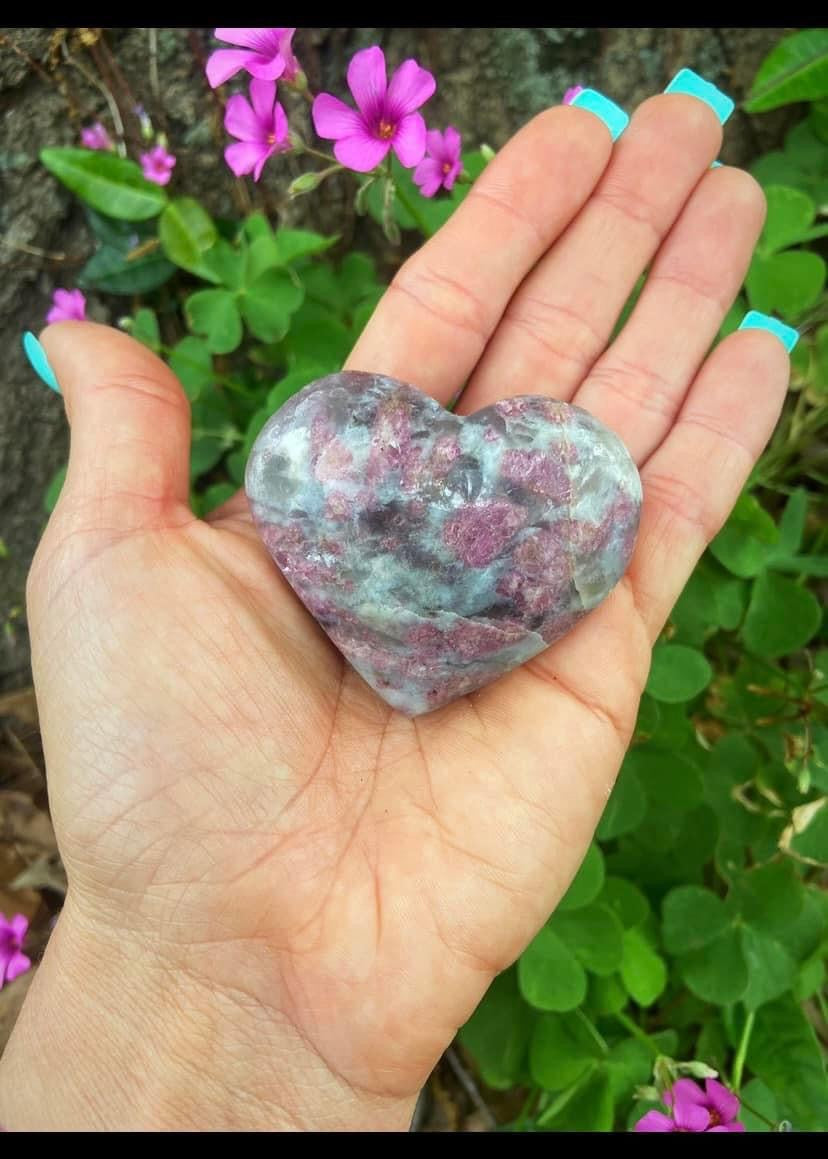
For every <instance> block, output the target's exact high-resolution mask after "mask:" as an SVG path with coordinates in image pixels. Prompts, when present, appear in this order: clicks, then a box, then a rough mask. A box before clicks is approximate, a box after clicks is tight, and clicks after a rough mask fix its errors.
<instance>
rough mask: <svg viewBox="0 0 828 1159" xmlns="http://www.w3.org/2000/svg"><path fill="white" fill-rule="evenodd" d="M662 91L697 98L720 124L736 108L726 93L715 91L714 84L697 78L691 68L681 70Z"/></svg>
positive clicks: (697, 75)
mask: <svg viewBox="0 0 828 1159" xmlns="http://www.w3.org/2000/svg"><path fill="white" fill-rule="evenodd" d="M664 91H665V93H685V94H686V95H687V96H688V97H698V99H699V100H700V101H704V103H705V104H706V105H710V107H711V109H712V110H713V112H714V113H715V114H716V116H717V117H718V118H719V121H720V122H721V123H722V124H724V123H725V121H726V120H727V118H728V117H729V116H730V114H731V113H732V112H733V110H734V109H735V108H736V105H735V104H734V103H733V101H732V100H731V99H730V97H729V96H728V95H727V93H723V92H722V90H721V89H717V88H716V86H715V85H714V84H711V83H710V81H709V80H705V79H704V77H703V76H699V74H698V73H697V72H693V70H692V69H691V68H683V69H682V70H681V72H677V73H676V75H675V76H674V77H673V79H672V80H671V81H670V83H669V84H668V85H667V88H666V89H665V90H664Z"/></svg>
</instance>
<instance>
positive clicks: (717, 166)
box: [710, 161, 722, 169]
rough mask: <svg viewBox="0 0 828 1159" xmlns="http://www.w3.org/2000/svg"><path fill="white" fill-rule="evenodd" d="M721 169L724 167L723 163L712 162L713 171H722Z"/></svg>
mask: <svg viewBox="0 0 828 1159" xmlns="http://www.w3.org/2000/svg"><path fill="white" fill-rule="evenodd" d="M721 167H722V163H721V161H711V162H710V168H711V169H721Z"/></svg>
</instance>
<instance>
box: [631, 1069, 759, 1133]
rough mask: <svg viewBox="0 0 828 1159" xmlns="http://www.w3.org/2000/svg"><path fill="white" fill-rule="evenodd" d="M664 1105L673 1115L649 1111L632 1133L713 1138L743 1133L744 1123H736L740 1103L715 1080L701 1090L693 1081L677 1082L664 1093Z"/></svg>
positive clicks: (706, 1082)
mask: <svg viewBox="0 0 828 1159" xmlns="http://www.w3.org/2000/svg"><path fill="white" fill-rule="evenodd" d="M664 1103H665V1105H666V1106H667V1107H672V1115H664V1114H662V1112H661V1111H648V1112H647V1114H646V1115H644V1117H643V1118H641V1119H639V1120H638V1122H637V1123H636V1124H635V1130H636V1131H638V1132H653V1131H695V1132H703V1131H704V1132H709V1133H710V1134H712V1133H714V1132H722V1131H744V1129H745V1127H744V1124H743V1123H737V1122H736V1116H737V1115H738V1114H739V1099H738V1098H737V1096H736V1095H734V1094H733V1092H732V1091H729V1090H728V1089H727V1087H724V1086H722V1084H721V1083H718V1082H716V1080H715V1079H706V1080H705V1084H704V1090H702V1089H701V1087H700V1086H698V1084H697V1083H694V1082H693V1080H692V1079H679V1080H678V1082H676V1083H674V1084H673V1086H672V1088H671V1089H670V1090H669V1091H665V1092H664Z"/></svg>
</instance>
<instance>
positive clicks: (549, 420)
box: [245, 372, 641, 716]
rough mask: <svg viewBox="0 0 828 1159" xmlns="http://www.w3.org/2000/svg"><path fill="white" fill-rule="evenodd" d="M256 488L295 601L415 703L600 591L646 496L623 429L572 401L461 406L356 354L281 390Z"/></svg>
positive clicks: (622, 563) (461, 681) (505, 656)
mask: <svg viewBox="0 0 828 1159" xmlns="http://www.w3.org/2000/svg"><path fill="white" fill-rule="evenodd" d="M245 488H246V491H247V495H248V498H249V500H250V506H251V509H252V512H253V516H254V519H255V521H256V525H257V526H258V528H259V531H260V533H261V535H262V538H263V539H264V542H265V545H266V547H267V549H268V551H269V552H270V554H271V555H272V556H273V558H274V560H275V561H276V563H277V564H278V566H279V568H280V569H281V571H282V573H283V574H284V576H285V578H286V579H287V580H288V582H289V583H290V584H291V586H292V587H293V588H294V590H295V591H296V593H297V595H298V596H299V597H300V599H301V600H302V602H303V603H304V604H305V606H306V607H307V608H308V610H309V611H310V612H311V614H312V615H313V616H315V617H316V619H317V620H318V621H319V623H320V624H321V625H322V627H323V628H324V629H325V631H326V632H327V634H328V635H329V636H330V638H331V640H333V642H334V644H336V646H337V648H339V650H340V651H341V652H342V653H343V655H344V656H345V657H346V658H347V659H348V660H349V661H350V663H351V664H352V665H353V667H354V668H355V669H356V670H357V672H359V674H360V675H361V676H362V677H363V678H364V679H365V680H366V681H367V682H368V683H369V684H370V685H371V687H372V688H374V689H375V690H376V692H377V693H379V695H380V696H381V697H383V699H384V700H386V701H387V702H388V703H389V704H391V705H393V707H394V708H398V709H400V710H401V711H402V712H404V713H406V714H408V715H409V716H416V715H418V714H420V713H423V712H429V711H431V710H432V709H435V708H439V707H440V706H441V705H444V704H448V703H449V701H451V700H454V699H456V698H457V697H458V696H462V695H464V694H466V693H469V692H473V691H474V690H475V689H477V688H480V687H481V686H482V685H484V684H488V683H489V682H490V681H491V680H494V679H496V678H497V677H498V676H500V675H502V674H503V673H504V672H508V671H509V670H510V669H512V668H514V667H516V666H517V665H518V664H522V663H523V662H524V661H526V660H528V659H530V657H532V656H535V655H536V654H537V653H538V652H540V651H541V650H542V649H544V648H546V647H547V646H548V645H549V644H551V643H552V642H553V641H554V640H557V639H559V638H560V637H561V636H562V635H563V634H564V633H565V632H567V631H568V630H569V629H570V628H571V627H573V625H574V624H576V623H577V622H578V620H580V619H581V617H582V616H584V615H585V614H586V613H587V612H588V611H590V609H592V608H594V607H595V606H596V604H599V603H600V602H601V600H603V599H604V597H605V596H606V595H607V594H608V593H609V592H610V591H611V590H612V588H613V587H614V586H615V584H616V583H617V582H618V580H619V579H620V578H621V576H622V575H623V574H624V571H625V569H626V567H627V564H628V563H629V559H630V556H631V554H632V550H633V546H634V543H635V536H636V532H637V529H638V520H639V514H640V509H641V481H640V479H639V476H638V471H637V470H636V467H635V464H634V463H633V461H632V459H631V458H630V456H629V454H628V453H627V450H626V448H625V447H624V445H623V443H622V442H621V440H620V439H619V438H618V437H617V436H616V435H614V434H613V433H612V432H611V431H609V430H607V428H606V427H604V426H602V424H601V423H599V422H598V420H597V419H594V418H593V417H592V416H591V415H589V414H587V413H586V411H583V410H581V409H580V408H579V407H575V406H570V405H568V404H567V403H562V402H556V401H554V400H553V399H549V398H541V397H535V396H524V397H520V398H510V399H506V400H504V401H503V402H499V403H496V404H495V405H494V406H490V407H487V408H486V409H485V410H481V411H478V412H477V414H474V415H469V416H460V415H454V414H451V413H449V412H448V411H446V410H444V408H443V407H442V406H440V404H439V403H437V402H435V401H434V400H433V399H432V398H429V397H428V396H427V395H424V394H422V393H421V392H420V391H418V390H415V389H414V388H413V387H410V386H406V385H405V384H404V383H401V382H396V381H395V380H394V379H391V378H384V377H382V376H381V375H374V374H362V373H356V372H347V373H342V374H332V375H329V376H328V377H327V378H322V379H319V380H318V381H317V382H314V383H311V384H310V385H309V386H306V387H305V389H304V390H302V391H300V392H299V394H297V395H294V397H293V398H291V399H290V400H289V401H288V402H287V403H285V405H284V406H283V407H282V408H281V409H280V410H279V411H278V412H277V413H276V414H275V415H274V416H273V417H272V418H271V419H270V420H269V421H268V422H267V424H266V425H265V427H264V428H263V430H262V432H261V434H260V435H259V437H258V439H257V440H256V442H255V444H254V446H253V449H252V451H251V454H250V459H249V461H248V464H247V473H246V478H245Z"/></svg>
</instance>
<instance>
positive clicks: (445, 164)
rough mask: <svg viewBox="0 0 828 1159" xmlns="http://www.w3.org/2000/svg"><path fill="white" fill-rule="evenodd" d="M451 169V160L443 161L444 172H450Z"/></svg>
mask: <svg viewBox="0 0 828 1159" xmlns="http://www.w3.org/2000/svg"><path fill="white" fill-rule="evenodd" d="M450 171H451V162H450V161H444V162H443V172H444V173H449V172H450Z"/></svg>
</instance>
